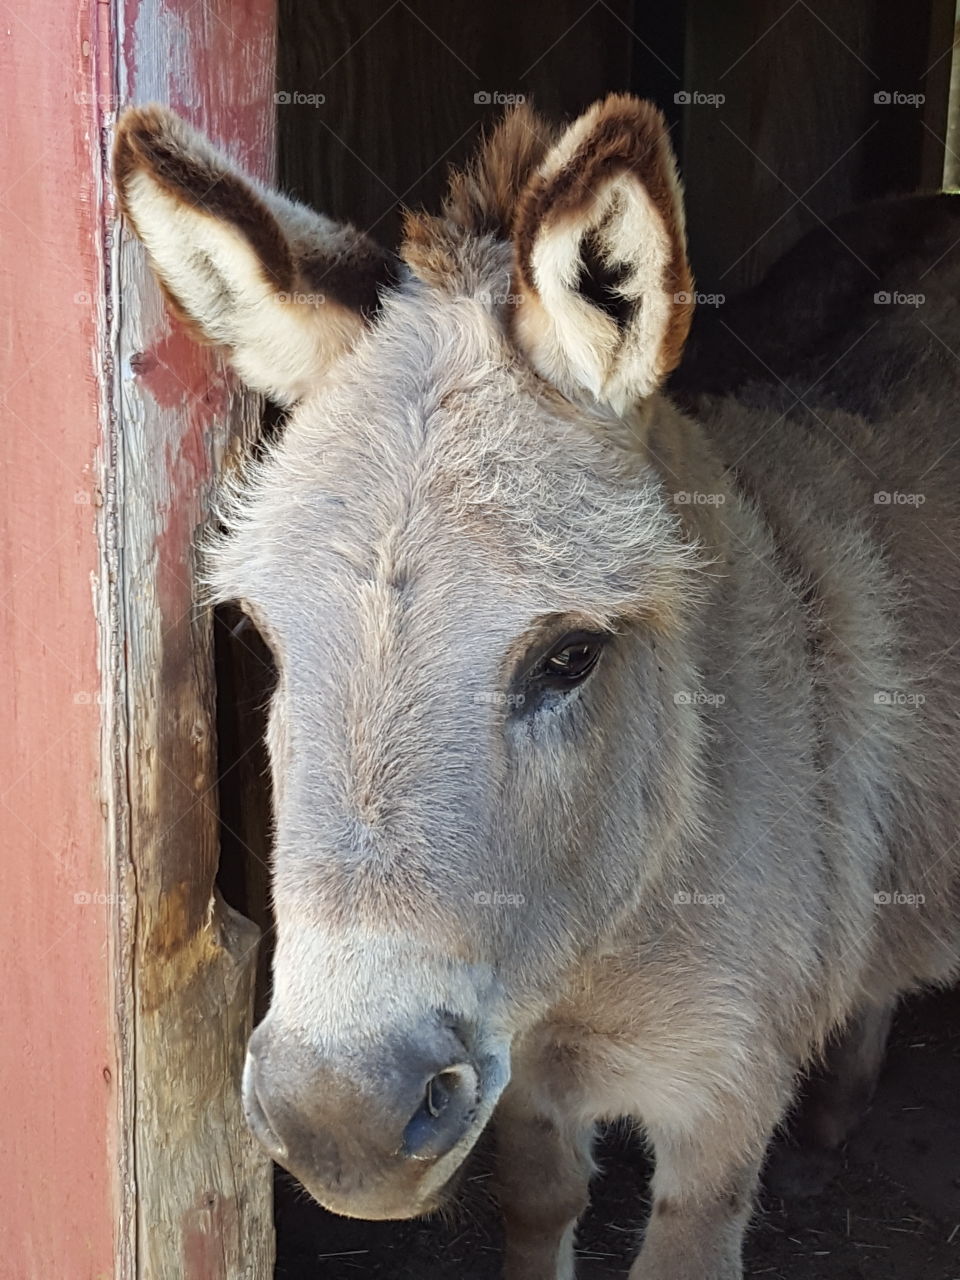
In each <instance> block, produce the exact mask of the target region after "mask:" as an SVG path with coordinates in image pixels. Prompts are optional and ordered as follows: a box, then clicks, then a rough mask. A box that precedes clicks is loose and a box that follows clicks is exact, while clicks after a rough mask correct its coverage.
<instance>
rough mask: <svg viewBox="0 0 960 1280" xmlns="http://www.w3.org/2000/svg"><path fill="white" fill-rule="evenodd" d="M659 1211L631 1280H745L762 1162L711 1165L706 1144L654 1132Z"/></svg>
mask: <svg viewBox="0 0 960 1280" xmlns="http://www.w3.org/2000/svg"><path fill="white" fill-rule="evenodd" d="M650 1136H651V1137H652V1138H653V1145H654V1151H655V1155H656V1167H655V1171H654V1175H653V1186H652V1191H653V1208H652V1209H651V1212H650V1220H649V1222H648V1223H647V1230H646V1235H645V1236H644V1241H643V1247H642V1249H641V1250H640V1256H639V1257H638V1258H637V1260H636V1262H635V1263H634V1264H633V1267H632V1268H631V1271H630V1277H629V1280H742V1276H743V1262H742V1251H743V1235H744V1231H745V1230H746V1227H747V1223H748V1222H749V1220H750V1214H751V1212H752V1209H753V1197H754V1192H755V1190H756V1186H757V1181H758V1178H759V1171H760V1162H759V1161H750V1162H748V1163H742V1162H741V1160H739V1159H735V1160H732V1161H731V1162H730V1164H729V1167H728V1168H726V1169H722V1168H718V1165H717V1160H716V1158H715V1156H714V1158H712V1159H710V1160H709V1162H708V1161H706V1160H705V1148H704V1146H703V1145H702V1139H701V1141H698V1142H692V1141H691V1140H690V1138H689V1136H688V1135H680V1134H679V1133H670V1132H664V1131H660V1132H659V1133H654V1132H651V1133H650Z"/></svg>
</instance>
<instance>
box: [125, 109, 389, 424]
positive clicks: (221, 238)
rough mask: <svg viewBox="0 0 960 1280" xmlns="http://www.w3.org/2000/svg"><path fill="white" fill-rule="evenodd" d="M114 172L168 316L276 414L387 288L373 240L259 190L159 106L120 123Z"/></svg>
mask: <svg viewBox="0 0 960 1280" xmlns="http://www.w3.org/2000/svg"><path fill="white" fill-rule="evenodd" d="M113 171H114V180H115V182H116V186H117V191H118V193H119V200H120V206H121V209H122V212H123V213H124V215H125V216H126V218H127V220H128V222H129V223H130V225H131V226H132V228H133V230H134V231H135V232H136V234H137V236H138V237H139V238H140V239H141V240H142V241H143V243H144V244H145V245H146V248H147V251H148V253H149V255H150V259H151V262H152V265H153V268H154V271H155V272H156V274H157V276H158V278H159V280H160V283H161V284H162V286H163V288H164V291H165V293H166V294H167V297H168V298H169V300H170V302H171V303H172V305H173V308H174V310H175V311H176V312H177V314H178V315H179V316H180V317H181V319H183V320H184V321H185V322H186V323H187V325H188V326H189V327H190V328H191V329H192V331H193V333H194V335H195V336H197V337H199V338H201V339H203V340H205V341H207V342H211V343H218V344H220V345H222V346H225V347H228V348H229V349H230V353H231V359H232V362H233V364H234V366H235V367H236V369H237V372H238V373H239V374H240V376H241V378H243V380H244V381H245V382H246V383H248V385H250V386H251V387H253V388H255V389H256V390H257V391H262V392H263V393H264V394H266V395H268V396H270V397H271V398H273V399H274V400H277V401H278V402H279V403H281V404H292V403H294V401H296V400H298V399H300V398H301V396H303V395H305V394H306V393H307V392H308V391H309V390H310V389H311V387H313V386H314V385H315V384H316V383H317V382H318V381H319V379H320V378H321V377H322V375H323V374H324V372H325V371H326V370H327V369H328V368H329V367H330V366H331V365H332V364H333V362H334V361H335V360H336V359H337V358H338V357H339V356H340V355H342V354H343V352H344V351H346V350H347V349H348V348H349V347H350V346H351V345H352V344H353V342H355V341H356V338H357V336H358V334H359V333H360V331H361V330H362V328H363V325H364V316H365V314H368V313H369V312H372V311H373V310H374V309H375V308H376V306H377V302H378V290H379V289H380V288H381V287H384V286H386V285H388V284H389V283H390V282H391V280H392V279H393V260H392V259H391V258H390V257H389V255H388V254H386V253H385V252H384V251H383V250H382V249H380V248H379V247H378V246H377V245H375V244H374V243H373V241H371V240H370V239H368V238H367V237H366V236H364V235H363V234H361V233H360V232H358V231H356V230H355V229H354V228H353V227H350V226H346V225H342V224H339V223H335V222H332V221H330V219H328V218H324V217H322V216H321V215H320V214H317V213H314V212H313V211H312V210H310V209H307V208H305V207H304V206H303V205H299V204H295V203H294V202H293V201H292V200H287V199H285V198H284V197H283V196H281V195H279V194H278V193H276V192H273V191H269V190H267V189H266V188H264V187H262V186H260V184H259V183H257V182H255V181H254V180H253V179H251V178H248V177H247V176H246V175H245V174H242V173H240V172H239V170H237V169H236V168H235V167H234V166H233V165H232V164H231V163H230V161H229V160H227V159H226V158H225V157H224V156H222V155H221V154H220V153H219V152H218V151H217V150H216V149H215V148H214V147H213V146H211V144H210V143H209V142H208V141H207V140H206V138H204V137H203V136H202V135H201V134H199V133H197V132H196V131H195V130H194V129H192V128H190V126H189V125H187V124H185V123H184V122H183V121H182V120H181V119H179V117H178V116H176V115H174V114H173V112H172V111H168V110H167V109H166V108H164V107H159V106H147V107H133V108H131V109H129V110H128V111H126V112H125V113H124V115H123V116H122V117H121V119H120V122H119V126H118V130H117V140H116V144H115V147H114V155H113Z"/></svg>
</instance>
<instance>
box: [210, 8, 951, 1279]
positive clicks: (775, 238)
mask: <svg viewBox="0 0 960 1280" xmlns="http://www.w3.org/2000/svg"><path fill="white" fill-rule="evenodd" d="M279 36H280V38H279V50H280V53H279V66H278V70H277V90H278V107H277V111H278V139H279V157H278V172H279V179H280V183H281V186H283V187H284V188H285V189H287V190H288V191H289V192H290V193H291V194H293V195H294V196H296V197H298V198H300V199H302V200H304V201H306V202H307V203H309V204H311V205H313V206H315V207H316V208H318V209H321V210H322V211H323V212H325V213H328V214H330V215H331V216H333V217H337V218H343V219H347V220H350V221H352V222H354V223H355V224H356V225H357V226H359V227H361V228H364V229H367V230H370V231H372V232H373V233H374V234H375V235H376V236H377V237H378V238H379V239H381V240H382V241H383V242H384V243H386V244H389V245H391V246H394V245H395V244H396V241H397V237H398V233H399V226H400V218H399V210H400V209H401V207H402V206H412V207H418V206H421V205H425V206H428V207H430V206H434V207H435V206H436V204H437V202H438V200H439V198H440V195H441V193H442V190H443V187H444V183H445V174H446V170H447V167H448V166H449V165H450V164H458V163H462V162H463V161H464V160H465V158H466V157H467V156H468V155H469V154H470V153H471V151H472V150H473V148H474V146H475V143H476V139H477V136H478V134H479V132H480V131H481V130H482V129H484V128H486V127H488V126H489V125H490V124H491V123H492V122H493V120H495V118H496V116H497V114H498V113H499V111H500V110H501V109H502V108H501V107H499V106H498V105H497V100H498V97H502V96H510V95H518V94H522V95H525V96H526V97H527V98H529V99H532V100H533V101H534V103H535V104H536V106H537V107H538V108H539V109H540V110H541V111H543V112H544V113H547V114H550V115H553V116H557V117H571V116H573V115H575V114H576V113H577V112H578V111H580V110H582V109H583V108H584V107H585V106H587V105H588V104H589V103H590V102H591V101H593V100H594V99H595V98H597V97H600V96H602V95H603V94H605V93H607V92H610V91H627V92H633V93H637V94H640V95H642V96H645V97H650V98H652V99H654V100H655V101H656V102H657V103H658V104H659V105H660V106H661V107H662V108H663V110H664V112H665V113H666V115H667V117H668V119H669V121H670V123H671V126H672V130H673V137H674V144H675V147H676V149H677V152H678V155H679V158H680V164H681V169H682V173H683V178H684V183H685V187H686V191H687V215H688V233H689V239H690V251H691V260H692V263H693V266H694V271H695V274H696V277H697V282H698V289H699V290H700V291H701V292H702V293H703V294H706V295H715V296H717V295H722V296H723V297H724V298H731V297H733V296H734V295H735V294H736V293H737V292H738V291H739V290H741V289H743V288H745V287H748V286H750V285H752V284H754V283H756V282H757V281H758V280H759V279H760V278H761V277H762V276H763V274H764V273H765V271H766V270H767V269H768V268H769V267H770V265H771V264H772V263H774V262H775V261H776V260H777V258H778V257H779V256H780V255H781V254H782V253H783V252H784V251H785V250H786V249H787V248H789V247H790V246H791V245H792V244H794V243H795V242H796V241H797V240H798V239H799V238H800V237H801V236H802V235H804V234H805V233H806V232H808V231H810V230H812V229H815V228H817V227H821V226H822V225H823V224H824V222H825V221H828V220H829V219H831V218H832V217H834V216H835V215H837V214H839V213H841V212H843V211H845V210H847V209H849V208H851V207H852V206H854V205H856V204H857V203H860V202H862V201H865V200H870V199H874V198H877V197H880V196H884V195H887V194H891V193H904V192H915V191H920V190H936V189H938V188H940V187H941V185H943V183H944V172H945V171H946V174H947V180H948V181H950V175H951V174H952V173H953V172H954V171H955V167H956V166H957V161H956V158H955V157H953V156H952V151H951V148H950V146H949V145H948V144H949V143H950V141H951V140H952V133H951V132H950V125H951V123H952V121H951V101H950V97H951V95H950V79H951V66H952V61H953V60H952V57H951V50H952V42H953V39H954V5H953V4H948V3H944V2H943V0H919V2H917V3H914V4H910V5H907V4H902V3H897V2H896V0H811V3H807V2H806V0H792V2H791V0H773V2H772V3H770V2H767V0H763V2H761V0H732V2H731V3H729V4H724V5H716V4H713V3H709V2H708V0H687V2H686V3H680V2H678V3H675V4H671V5H654V4H644V3H641V2H640V0H595V2H594V3H584V2H581V3H571V0H552V3H550V4H541V3H538V2H537V0H531V2H529V3H527V4H525V5H523V6H518V5H516V4H510V5H507V4H500V3H498V2H497V0H490V2H489V3H487V4H486V5H482V6H474V5H461V4H456V3H448V2H447V3H440V2H439V0H410V2H409V3H408V2H407V0H395V2H394V3H387V0H350V2H349V3H346V2H343V0H340V2H331V3H327V4H323V5H302V4H298V3H296V0H283V2H282V3H281V6H280V33H279ZM298 94H299V95H306V96H307V97H310V98H313V99H314V103H312V104H310V103H299V104H298V103H297V102H296V101H285V100H284V99H285V97H286V96H287V95H290V97H291V98H295V96H296V95H298ZM896 95H900V98H901V99H903V100H902V101H901V100H898V99H897V98H896ZM321 98H322V101H321V102H318V101H317V100H318V99H321ZM705 320H706V321H707V323H709V321H710V317H709V316H708V317H705ZM958 358H960V357H958ZM773 372H774V375H775V373H776V371H775V370H774V371H773ZM682 378H683V370H682V369H681V372H680V380H681V382H682ZM276 429H278V424H277V423H276V422H272V423H268V424H266V428H265V430H266V431H267V432H268V433H269V432H270V431H273V430H276ZM238 621H239V615H232V614H230V613H229V612H227V611H225V612H224V613H222V614H221V615H220V618H219V628H218V672H219V705H220V709H219V730H220V743H221V748H220V749H221V773H222V775H223V782H222V785H221V804H222V815H223V853H222V861H221V886H222V888H223V890H224V893H225V895H226V897H227V898H228V900H229V901H230V902H231V903H233V904H234V905H236V906H237V907H239V908H240V909H241V910H242V911H243V912H244V913H245V914H246V915H248V916H250V917H251V918H253V919H255V920H256V921H257V922H258V923H259V924H260V925H261V927H262V928H263V929H264V931H265V933H266V935H267V939H268V941H267V943H266V945H264V947H263V949H262V956H261V972H260V991H259V1000H258V1013H259V1014H262V1012H263V1010H264V1008H265V1007H266V1004H267V1003H268V1000H269V931H270V925H271V920H270V907H269V894H268V866H269V844H270V817H269V813H270V799H269V789H268V784H267V780H266V759H265V754H264V751H263V748H262V747H261V746H260V736H261V734H262V730H263V723H264V712H263V708H264V704H265V701H266V698H267V696H268V694H269V688H270V680H271V673H270V664H269V654H268V652H267V650H266V648H265V647H264V646H263V645H262V644H261V642H260V641H259V638H258V637H257V636H256V633H255V632H253V631H252V630H251V629H250V628H244V627H241V626H238ZM958 1082H960V1000H958V996H957V993H956V992H953V993H939V994H937V993H933V994H930V995H928V996H924V997H922V998H916V999H914V1000H912V1001H909V1002H907V1003H906V1004H905V1005H904V1007H903V1009H902V1010H901V1013H900V1016H899V1018H898V1021H897V1024H896V1027H895V1031H894V1035H893V1039H892V1043H891V1048H890V1053H889V1058H888V1062H887V1066H886V1068H885V1071H884V1075H883V1078H882V1082H881V1085H880V1089H879V1092H878V1095H877V1097H876V1099H875V1101H874V1103H873V1106H872V1108H871V1111H870V1113H869V1115H868V1117H867V1119H866V1121H865V1123H864V1124H863V1125H862V1127H861V1128H860V1129H859V1131H858V1132H857V1134H856V1135H855V1136H854V1138H853V1139H852V1140H851V1142H850V1143H849V1144H848V1145H847V1147H846V1148H844V1149H843V1150H842V1151H841V1152H839V1153H837V1155H836V1156H835V1157H834V1158H833V1159H832V1160H831V1161H830V1162H828V1163H827V1164H825V1165H824V1166H823V1167H822V1168H819V1169H817V1170H814V1171H812V1172H811V1177H810V1181H809V1185H808V1186H806V1187H801V1188H798V1187H796V1186H791V1187H790V1188H786V1187H785V1186H783V1185H782V1180H781V1179H779V1178H778V1176H777V1172H776V1168H775V1167H772V1169H771V1173H770V1176H769V1178H768V1181H767V1186H766V1189H765V1193H764V1198H763V1201H762V1207H761V1212H760V1214H759V1215H758V1218H757V1221H756V1223H755V1225H754V1228H753V1230H752V1233H751V1236H750V1243H749V1246H748V1254H747V1274H748V1275H749V1276H757V1277H760V1276H764V1277H768V1278H769V1280H801V1277H802V1278H803V1280H820V1278H823V1280H828V1278H829V1280H841V1278H842V1280H854V1278H859V1277H862V1278H866V1277H870V1280H894V1278H896V1280H912V1278H913V1277H917V1280H957V1277H960V1160H958V1155H957V1153H958V1152H960V1111H958V1102H957V1099H958V1096H960V1091H958ZM773 1164H774V1166H775V1162H773ZM601 1166H602V1173H601V1176H600V1177H599V1178H598V1180H597V1183H596V1184H595V1188H594V1202H593V1207H592V1209H591V1211H590V1213H589V1216H588V1218H587V1219H586V1221H585V1222H584V1224H583V1226H582V1229H581V1231H580V1234H579V1237H578V1241H579V1253H580V1258H581V1262H580V1267H581V1271H580V1272H579V1273H578V1274H581V1275H582V1276H583V1277H585V1278H586V1280H601V1278H603V1280H613V1277H617V1276H621V1277H622V1276H625V1275H626V1273H627V1270H628V1268H629V1264H630V1260H631V1258H632V1256H633V1254H634V1252H635V1247H636V1241H637V1239H638V1237H639V1234H640V1232H641V1231H642V1226H643V1221H644V1215H645V1212H646V1209H647V1202H646V1199H645V1194H646V1191H645V1189H646V1182H647V1178H648V1176H649V1167H648V1163H647V1160H646V1156H645V1153H644V1148H643V1143H642V1135H639V1134H634V1133H631V1132H629V1131H628V1130H627V1129H626V1128H619V1129H616V1130H611V1131H610V1132H608V1133H607V1134H606V1135H605V1137H604V1139H603V1142H602V1146H601ZM489 1171H490V1152H489V1150H481V1151H480V1152H478V1153H477V1155H476V1156H475V1158H474V1160H473V1164H472V1166H471V1168H470V1170H469V1171H468V1175H467V1179H466V1181H465V1191H464V1197H463V1204H462V1207H461V1208H460V1209H459V1210H457V1211H455V1212H454V1213H453V1214H452V1215H451V1217H450V1218H449V1219H445V1220H437V1221H427V1222H410V1223H398V1224H390V1223H364V1222H357V1221H349V1220H345V1219H338V1218H335V1217H333V1216H331V1215H329V1214H327V1213H325V1212H324V1211H323V1210H322V1209H320V1208H319V1207H318V1206H317V1205H315V1204H313V1203H312V1202H310V1201H309V1200H308V1199H307V1198H306V1196H305V1195H304V1194H303V1193H302V1192H301V1191H299V1189H298V1188H297V1187H296V1186H295V1184H294V1183H293V1182H292V1180H291V1179H289V1178H288V1177H287V1175H286V1174H283V1173H282V1172H278V1175H277V1180H276V1224H277V1233H278V1262H277V1270H276V1274H277V1276H282V1277H285V1278H287V1280H305V1278H306V1277H308V1276H309V1277H318V1276H322V1277H324V1278H325V1280H352V1278H353V1277H360V1276H370V1277H388V1276H389V1277H397V1280H403V1278H406V1280H445V1278H447V1277H449V1278H450V1280H452V1278H453V1277H458V1278H461V1280H467V1278H470V1280H494V1277H496V1276H497V1275H498V1243H497V1241H498V1236H497V1231H498V1228H497V1223H496V1211H495V1208H494V1206H493V1202H492V1198H491V1196H490V1195H489V1193H488V1191H487V1190H486V1186H487V1182H488V1178H489ZM801 1193H802V1194H801Z"/></svg>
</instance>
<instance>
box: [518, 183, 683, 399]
mask: <svg viewBox="0 0 960 1280" xmlns="http://www.w3.org/2000/svg"><path fill="white" fill-rule="evenodd" d="M591 235H593V236H594V237H595V239H596V243H597V247H598V249H599V254H600V258H601V259H602V261H603V262H604V263H606V264H608V265H609V266H622V267H623V268H624V271H623V277H622V278H621V279H620V280H618V283H617V286H616V292H617V293H618V294H619V295H620V296H621V297H623V298H624V299H625V300H626V301H627V302H628V303H629V304H630V306H631V308H632V314H631V316H630V318H629V320H628V322H627V324H626V327H625V328H620V327H619V326H618V325H617V323H616V322H615V320H614V319H613V318H612V317H611V316H609V315H607V314H606V313H605V312H604V311H602V310H601V309H600V308H599V307H597V306H596V305H595V304H594V303H592V302H591V301H590V300H589V299H588V298H586V297H584V296H583V295H582V294H581V293H580V292H579V291H578V289H577V280H578V277H579V275H580V271H581V268H582V263H583V250H584V246H585V244H586V242H587V240H588V238H589V237H590V236H591ZM670 253H671V244H670V236H669V233H668V232H667V229H666V227H665V225H664V223H663V219H662V218H661V216H660V214H659V213H658V211H657V209H656V207H655V205H654V204H653V201H652V200H651V199H650V196H649V195H648V194H647V191H646V189H645V188H644V187H643V185H642V184H641V183H639V182H638V181H636V179H635V178H633V177H632V176H631V175H629V174H623V175H621V176H620V177H618V178H616V179H614V180H613V181H611V182H609V183H608V184H607V185H606V187H605V188H604V189H603V190H602V191H600V192H598V193H596V198H595V200H594V202H593V204H592V206H591V208H590V210H589V213H588V214H587V215H586V216H584V217H582V218H578V219H572V220H567V221H564V222H561V223H560V224H559V225H558V226H556V227H552V226H551V225H550V223H549V220H548V221H547V222H546V223H545V225H544V226H543V227H541V229H540V231H539V232H538V234H537V237H536V240H535V242H534V246H533V250H532V253H531V260H530V268H531V274H532V277H533V282H534V285H535V287H536V290H537V293H538V294H539V299H530V298H527V297H525V298H524V299H523V300H522V302H521V304H520V308H519V316H518V334H519V336H520V338H521V341H522V342H523V343H524V345H526V347H527V349H528V354H529V356H530V359H531V360H532V362H533V364H534V367H535V368H536V369H537V372H538V373H540V374H541V376H542V377H545V378H547V379H548V380H550V381H551V382H553V383H554V384H555V385H557V386H558V387H559V388H560V389H561V390H562V391H564V392H565V393H566V394H571V392H572V391H574V392H575V391H581V392H582V391H586V392H588V393H589V394H590V395H591V396H592V397H593V398H594V399H595V400H597V401H600V402H603V403H606V404H608V405H609V406H610V407H611V408H613V409H614V411H615V412H616V413H619V414H622V413H624V412H625V411H626V410H627V409H628V408H629V407H630V406H631V405H632V404H633V403H634V402H635V401H637V400H640V399H643V398H644V397H645V396H648V395H650V394H651V393H652V392H653V391H655V390H656V388H657V386H658V384H659V382H660V375H659V369H660V365H661V348H662V345H663V339H664V335H665V333H666V328H667V322H668V319H669V316H670V308H671V307H672V306H673V305H674V300H673V298H672V296H671V295H669V294H668V293H667V291H666V288H665V278H666V271H667V267H668V264H669V261H670Z"/></svg>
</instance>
